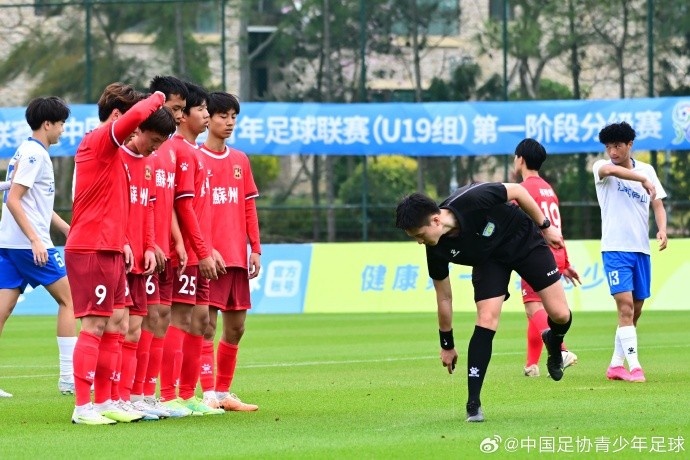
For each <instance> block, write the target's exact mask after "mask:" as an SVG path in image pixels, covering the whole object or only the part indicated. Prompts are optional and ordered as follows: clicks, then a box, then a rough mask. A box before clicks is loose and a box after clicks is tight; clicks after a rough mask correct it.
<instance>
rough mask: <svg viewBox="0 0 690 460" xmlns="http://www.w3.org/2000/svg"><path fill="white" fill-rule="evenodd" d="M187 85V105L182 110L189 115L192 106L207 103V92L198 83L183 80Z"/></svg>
mask: <svg viewBox="0 0 690 460" xmlns="http://www.w3.org/2000/svg"><path fill="white" fill-rule="evenodd" d="M184 84H185V86H186V87H187V91H188V94H187V105H186V106H185V108H184V109H182V111H183V112H184V113H186V114H187V115H189V113H190V109H191V108H192V107H199V106H201V105H203V104H208V92H206V90H205V89H204V88H202V87H201V86H199V85H195V84H194V83H190V82H188V81H186V82H184Z"/></svg>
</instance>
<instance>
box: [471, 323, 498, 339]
mask: <svg viewBox="0 0 690 460" xmlns="http://www.w3.org/2000/svg"><path fill="white" fill-rule="evenodd" d="M494 335H496V331H492V330H491V329H487V328H485V327H481V326H477V325H475V326H474V334H473V336H476V337H479V338H482V339H484V338H486V339H488V340H493V339H494Z"/></svg>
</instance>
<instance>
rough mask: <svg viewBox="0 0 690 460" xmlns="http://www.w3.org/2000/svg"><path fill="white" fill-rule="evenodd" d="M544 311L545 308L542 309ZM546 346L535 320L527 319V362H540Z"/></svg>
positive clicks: (528, 364) (530, 363) (529, 363)
mask: <svg viewBox="0 0 690 460" xmlns="http://www.w3.org/2000/svg"><path fill="white" fill-rule="evenodd" d="M541 311H542V312H543V311H544V310H541ZM543 347H544V342H542V340H541V331H540V330H539V329H538V328H537V327H536V325H535V324H534V321H532V320H530V319H528V320H527V364H526V366H531V365H532V364H538V363H539V358H540V357H541V350H542V348H543Z"/></svg>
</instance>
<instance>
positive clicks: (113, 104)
mask: <svg viewBox="0 0 690 460" xmlns="http://www.w3.org/2000/svg"><path fill="white" fill-rule="evenodd" d="M144 98H146V95H145V94H143V93H141V92H139V91H137V90H136V89H134V87H133V86H131V85H128V84H126V83H122V82H119V81H117V82H115V83H111V84H109V85H108V86H106V87H105V89H104V90H103V94H101V97H99V98H98V119H99V120H100V121H102V122H104V121H105V120H107V119H108V117H109V116H110V114H111V113H113V110H115V109H117V110H119V111H120V113H125V112H127V111H128V110H129V109H131V108H132V106H133V105H134V104H136V103H137V102H139V101H141V100H142V99H144Z"/></svg>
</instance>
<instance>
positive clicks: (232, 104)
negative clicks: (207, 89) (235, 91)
mask: <svg viewBox="0 0 690 460" xmlns="http://www.w3.org/2000/svg"><path fill="white" fill-rule="evenodd" d="M231 110H234V111H235V115H239V114H240V101H239V100H237V97H235V96H234V95H232V94H230V93H226V92H223V91H214V92H212V93H210V94H209V95H208V114H209V115H211V116H213V115H214V114H216V113H227V112H229V111H231Z"/></svg>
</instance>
